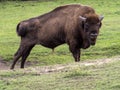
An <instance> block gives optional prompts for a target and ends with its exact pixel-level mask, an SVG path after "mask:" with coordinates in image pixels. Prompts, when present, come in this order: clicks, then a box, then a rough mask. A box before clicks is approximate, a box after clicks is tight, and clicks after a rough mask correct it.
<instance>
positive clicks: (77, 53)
mask: <svg viewBox="0 0 120 90" xmlns="http://www.w3.org/2000/svg"><path fill="white" fill-rule="evenodd" d="M69 49H70V51H71V52H72V54H73V57H74V59H75V62H79V61H80V53H81V51H80V48H77V47H76V46H71V45H70V46H69Z"/></svg>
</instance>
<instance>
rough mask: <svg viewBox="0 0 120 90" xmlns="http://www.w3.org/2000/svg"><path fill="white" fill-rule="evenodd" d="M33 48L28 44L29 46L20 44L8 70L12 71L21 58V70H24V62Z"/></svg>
mask: <svg viewBox="0 0 120 90" xmlns="http://www.w3.org/2000/svg"><path fill="white" fill-rule="evenodd" d="M33 47H34V45H33V44H30V45H23V44H21V45H20V47H19V49H18V50H17V52H16V53H15V55H14V58H13V63H12V65H11V67H10V69H14V67H15V64H16V62H17V61H18V60H19V59H20V58H21V57H22V61H21V68H24V63H25V60H26V58H27V57H28V55H29V54H30V51H31V50H32V48H33Z"/></svg>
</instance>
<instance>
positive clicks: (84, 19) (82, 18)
mask: <svg viewBox="0 0 120 90" xmlns="http://www.w3.org/2000/svg"><path fill="white" fill-rule="evenodd" d="M79 18H80V19H81V20H82V21H84V22H85V21H86V19H87V18H85V17H82V16H79Z"/></svg>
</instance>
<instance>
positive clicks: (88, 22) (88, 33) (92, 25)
mask: <svg viewBox="0 0 120 90" xmlns="http://www.w3.org/2000/svg"><path fill="white" fill-rule="evenodd" d="M80 19H81V20H82V28H83V30H84V34H85V37H86V38H87V41H89V43H90V44H91V45H95V43H96V39H97V36H98V34H99V29H100V27H101V25H102V23H101V21H102V19H103V16H98V15H88V16H86V17H82V16H80Z"/></svg>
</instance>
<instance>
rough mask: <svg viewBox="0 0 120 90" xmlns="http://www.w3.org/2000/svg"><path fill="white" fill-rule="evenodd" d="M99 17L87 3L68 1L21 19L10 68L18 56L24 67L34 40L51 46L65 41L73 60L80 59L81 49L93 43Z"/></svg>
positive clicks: (99, 20)
mask: <svg viewBox="0 0 120 90" xmlns="http://www.w3.org/2000/svg"><path fill="white" fill-rule="evenodd" d="M102 19H103V16H100V15H97V14H96V13H95V10H94V9H93V8H92V7H90V6H86V5H80V4H70V5H64V6H59V7H57V8H55V9H54V10H52V11H50V12H48V13H46V14H43V15H41V16H38V17H34V18H30V19H28V20H24V21H21V22H20V23H19V24H18V25H17V28H16V32H17V34H18V35H19V36H20V37H21V43H20V47H19V49H18V50H17V52H16V53H15V55H14V60H13V64H12V66H11V69H14V66H15V64H16V62H17V61H18V60H19V58H21V68H24V63H25V61H26V58H27V57H28V55H29V54H30V51H31V50H32V48H33V47H34V46H35V45H36V44H41V45H42V46H45V47H47V48H51V49H53V50H54V48H55V47H57V46H59V45H61V44H64V43H67V44H68V46H69V49H70V51H71V53H72V55H73V57H74V59H75V62H79V61H80V53H81V51H80V49H81V48H83V49H86V48H88V47H90V45H95V43H96V39H97V36H98V34H99V29H100V27H101V25H102V23H101V21H102Z"/></svg>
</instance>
